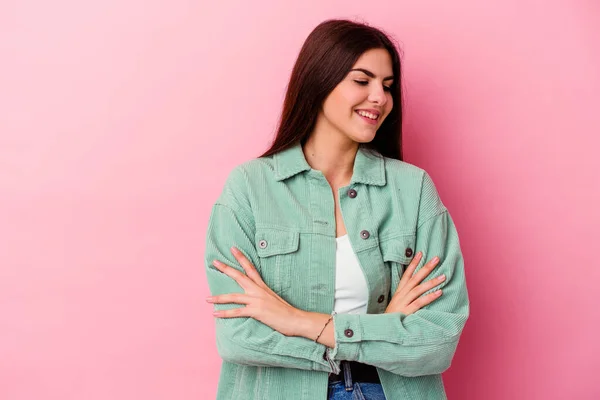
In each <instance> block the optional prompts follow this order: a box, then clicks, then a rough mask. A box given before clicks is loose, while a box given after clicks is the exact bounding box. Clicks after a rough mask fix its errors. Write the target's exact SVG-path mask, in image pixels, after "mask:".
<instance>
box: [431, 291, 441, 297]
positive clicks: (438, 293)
mask: <svg viewBox="0 0 600 400" xmlns="http://www.w3.org/2000/svg"><path fill="white" fill-rule="evenodd" d="M433 294H435V295H436V296H439V295H440V294H442V291H441V290H436V291H435V292H433Z"/></svg>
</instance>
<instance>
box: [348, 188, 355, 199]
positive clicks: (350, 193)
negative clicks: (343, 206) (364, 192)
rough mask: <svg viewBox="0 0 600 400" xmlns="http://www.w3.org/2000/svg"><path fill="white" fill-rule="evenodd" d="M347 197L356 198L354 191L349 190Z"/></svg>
mask: <svg viewBox="0 0 600 400" xmlns="http://www.w3.org/2000/svg"><path fill="white" fill-rule="evenodd" d="M348 197H350V198H351V199H353V198H355V197H356V190H354V189H350V190H348Z"/></svg>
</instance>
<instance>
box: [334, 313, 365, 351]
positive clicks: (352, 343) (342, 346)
mask: <svg viewBox="0 0 600 400" xmlns="http://www.w3.org/2000/svg"><path fill="white" fill-rule="evenodd" d="M333 332H334V338H335V347H334V348H333V349H331V351H330V356H331V358H333V359H335V360H346V361H356V360H357V358H358V353H359V350H360V342H361V340H362V334H363V331H362V325H361V318H360V314H335V315H334V316H333Z"/></svg>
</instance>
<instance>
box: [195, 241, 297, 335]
mask: <svg viewBox="0 0 600 400" xmlns="http://www.w3.org/2000/svg"><path fill="white" fill-rule="evenodd" d="M231 254H233V256H234V257H235V259H236V260H237V261H238V262H239V263H240V265H241V266H242V268H243V269H244V271H245V272H246V273H245V274H244V273H242V272H241V271H239V270H237V269H235V268H233V267H231V266H229V265H226V264H224V263H222V262H220V261H218V260H214V261H213V265H214V266H215V268H217V269H218V270H219V271H221V272H222V273H224V274H225V275H227V276H229V277H231V278H233V279H234V280H235V281H236V282H237V283H238V284H239V285H240V286H241V287H242V289H244V292H245V293H230V294H222V295H218V296H213V297H207V298H206V301H207V302H209V303H216V304H227V303H236V304H245V305H246V306H245V307H240V308H233V309H230V310H220V311H215V312H214V313H213V315H214V316H215V317H218V318H236V317H252V318H254V319H256V320H258V321H260V322H262V323H263V324H265V325H268V326H270V327H271V328H273V329H275V330H276V331H278V332H280V333H282V334H284V335H286V336H296V332H294V327H295V326H297V325H298V322H299V321H298V318H300V315H301V312H302V311H301V310H299V309H297V308H295V307H293V306H291V305H290V304H289V303H288V302H286V301H285V300H283V299H282V298H281V297H279V296H278V295H277V294H276V293H275V292H273V291H272V290H271V289H270V288H269V287H268V286H267V285H266V284H265V282H264V281H263V280H262V278H261V276H260V274H259V273H258V271H257V270H256V268H255V267H254V265H252V263H250V261H249V260H248V259H247V258H246V257H245V256H244V254H242V252H240V251H239V250H238V249H237V248H235V247H232V248H231Z"/></svg>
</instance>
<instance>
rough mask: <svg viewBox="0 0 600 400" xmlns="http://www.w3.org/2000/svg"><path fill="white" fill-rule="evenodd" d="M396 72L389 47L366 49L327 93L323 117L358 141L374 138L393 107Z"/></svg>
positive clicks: (368, 140) (321, 116)
mask: <svg viewBox="0 0 600 400" xmlns="http://www.w3.org/2000/svg"><path fill="white" fill-rule="evenodd" d="M393 75H394V74H393V72H392V59H391V57H390V54H389V53H388V52H387V50H385V49H371V50H368V51H366V52H365V53H363V54H362V56H360V58H359V59H358V60H357V61H356V64H354V66H353V67H352V69H351V71H350V72H349V73H348V75H346V77H345V78H344V79H343V80H342V81H341V82H340V83H339V84H338V85H337V86H336V87H335V88H334V89H333V91H332V92H331V93H330V94H329V96H327V98H326V99H325V101H324V102H323V108H322V111H321V115H320V116H319V117H320V118H324V119H325V121H324V122H327V123H328V124H329V125H331V126H332V127H333V128H334V129H335V130H337V131H339V132H340V133H341V134H342V135H345V136H347V137H348V138H350V139H352V140H353V141H355V142H359V143H368V142H370V141H372V140H373V139H374V138H375V133H376V132H377V129H379V127H380V126H381V124H382V123H383V120H384V119H385V118H386V117H387V116H388V114H389V113H390V111H391V110H392V106H393V100H392V94H391V92H390V89H389V88H390V86H392V84H393V83H394V80H393ZM361 114H362V115H361Z"/></svg>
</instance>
